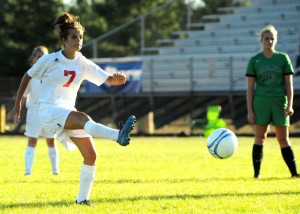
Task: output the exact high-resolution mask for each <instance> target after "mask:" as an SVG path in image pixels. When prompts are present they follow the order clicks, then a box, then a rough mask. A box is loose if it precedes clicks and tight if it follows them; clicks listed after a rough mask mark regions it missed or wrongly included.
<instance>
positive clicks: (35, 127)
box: [24, 107, 55, 138]
mask: <svg viewBox="0 0 300 214" xmlns="http://www.w3.org/2000/svg"><path fill="white" fill-rule="evenodd" d="M37 112H38V107H30V108H28V109H27V114H26V127H25V133H24V135H25V136H27V137H34V138H39V137H44V138H55V135H54V134H53V133H50V132H47V131H46V130H45V129H44V128H43V126H42V122H41V120H40V117H39V115H38V114H37Z"/></svg>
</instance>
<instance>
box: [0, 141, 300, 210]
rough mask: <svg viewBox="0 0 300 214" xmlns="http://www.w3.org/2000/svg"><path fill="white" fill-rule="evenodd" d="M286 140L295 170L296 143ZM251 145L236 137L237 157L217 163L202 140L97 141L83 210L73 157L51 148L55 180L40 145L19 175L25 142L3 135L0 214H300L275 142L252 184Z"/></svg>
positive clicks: (295, 182) (298, 194)
mask: <svg viewBox="0 0 300 214" xmlns="http://www.w3.org/2000/svg"><path fill="white" fill-rule="evenodd" d="M291 140H292V142H293V148H294V152H295V155H296V157H298V159H297V163H298V166H299V167H300V162H299V160H300V139H298V138H291ZM252 141H253V138H246V137H239V148H238V150H237V153H236V154H235V155H234V156H233V157H231V158H229V159H225V160H218V159H215V158H213V157H212V156H211V155H210V154H209V153H208V151H207V148H206V143H205V138H202V137H186V138H176V137H165V138H158V137H157V138H155V137H149V138H143V137H134V138H132V143H131V145H129V146H128V147H120V146H118V145H117V144H116V143H114V142H111V141H106V140H101V139H97V140H96V146H97V151H98V155H99V157H98V160H97V172H96V179H95V182H94V186H93V189H92V193H91V198H90V200H91V201H92V203H93V204H94V205H95V207H85V206H79V205H76V204H75V200H76V196H77V192H78V187H79V171H80V168H81V164H82V158H81V156H80V154H79V151H78V150H76V151H73V152H68V151H66V150H65V149H64V148H63V147H62V146H61V145H60V144H59V145H58V147H59V151H60V168H61V174H60V175H59V176H54V175H52V174H51V168H50V162H49V159H48V155H47V147H46V144H45V143H44V140H43V139H40V140H39V143H38V147H37V151H36V156H35V163H34V170H33V174H32V175H31V176H24V175H23V173H24V151H25V147H26V138H24V137H13V136H2V137H0V151H1V155H0V169H1V170H0V171H1V174H0V176H1V177H0V198H1V199H0V213H1V214H2V213H52V214H54V213H55V214H56V213H64V214H66V213H101V214H102V213H109V214H111V213H143V214H144V213H170V214H171V213H172V214H173V213H180V214H181V213H201V214H202V213H209V214H211V213H222V214H223V213H264V214H266V213H276V214H277V213H289V214H293V213H300V179H295V178H294V179H292V178H290V173H289V171H288V168H287V166H286V165H285V163H284V161H283V159H282V157H281V153H280V149H279V145H278V143H277V142H276V140H275V139H274V138H269V139H268V141H267V144H266V145H265V149H264V161H263V164H262V178H261V179H259V180H257V179H253V178H252V175H253V169H252V160H251V152H252ZM299 170H300V168H299Z"/></svg>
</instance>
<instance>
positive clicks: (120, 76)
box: [106, 72, 126, 85]
mask: <svg viewBox="0 0 300 214" xmlns="http://www.w3.org/2000/svg"><path fill="white" fill-rule="evenodd" d="M106 82H108V83H109V84H111V85H124V84H125V83H126V75H125V73H124V72H118V73H115V74H113V75H112V76H109V77H108V78H107V79H106Z"/></svg>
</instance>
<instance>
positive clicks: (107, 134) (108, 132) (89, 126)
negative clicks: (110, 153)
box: [84, 120, 119, 141]
mask: <svg viewBox="0 0 300 214" xmlns="http://www.w3.org/2000/svg"><path fill="white" fill-rule="evenodd" d="M84 130H85V131H86V132H87V133H89V134H90V135H92V136H93V137H101V138H105V139H110V140H114V141H117V140H118V136H119V130H117V129H112V128H109V127H107V126H104V125H102V124H100V123H95V122H94V121H92V120H89V121H88V122H86V124H85V125H84Z"/></svg>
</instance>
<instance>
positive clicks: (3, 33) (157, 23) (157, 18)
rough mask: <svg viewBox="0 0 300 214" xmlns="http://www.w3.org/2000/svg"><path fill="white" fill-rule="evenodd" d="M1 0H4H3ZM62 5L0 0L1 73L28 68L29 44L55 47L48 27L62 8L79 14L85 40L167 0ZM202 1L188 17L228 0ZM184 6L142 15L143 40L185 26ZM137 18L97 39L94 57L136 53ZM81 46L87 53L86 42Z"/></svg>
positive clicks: (177, 2) (78, 0)
mask: <svg viewBox="0 0 300 214" xmlns="http://www.w3.org/2000/svg"><path fill="white" fill-rule="evenodd" d="M4 2H5V3H4ZM72 2H73V3H72V4H70V5H63V1H62V0H48V1H36V0H23V1H17V0H7V1H4V0H0V24H1V28H0V37H1V43H0V55H1V58H0V73H1V75H2V76H21V75H23V74H24V72H25V71H26V70H27V68H28V66H27V58H28V57H29V55H30V54H31V51H32V49H33V47H35V46H37V45H41V44H43V45H46V46H47V47H49V49H50V51H51V52H52V51H57V50H58V49H59V48H60V46H61V43H60V41H59V40H58V39H57V38H56V37H55V35H54V33H53V28H52V24H53V22H54V21H55V19H56V18H57V15H58V14H61V12H63V11H66V10H67V11H68V12H71V13H74V14H76V15H78V16H79V17H80V21H81V23H82V25H83V26H84V27H85V28H86V32H85V35H84V42H88V41H90V40H91V39H93V38H96V37H98V36H100V35H102V34H104V33H106V32H108V31H110V30H113V29H115V28H116V27H118V26H120V25H122V24H125V23H127V22H129V21H131V20H133V19H135V18H137V17H139V16H141V15H145V14H146V13H147V12H149V11H150V10H152V9H154V8H156V7H158V6H161V5H163V4H164V3H166V2H167V1H166V0H151V1H140V0H73V1H72ZM205 2H206V7H204V8H198V9H195V11H193V12H194V15H193V21H194V22H196V21H197V20H201V15H203V14H206V13H212V12H214V11H216V7H219V6H226V5H228V4H229V2H230V0H209V1H206V0H205ZM186 14H187V8H186V5H185V4H184V1H182V0H174V1H173V2H172V4H170V5H169V6H168V7H166V8H165V9H163V10H160V11H158V12H156V13H153V14H150V15H148V16H147V17H145V46H146V47H149V46H155V44H156V41H157V39H165V38H170V33H171V32H173V31H176V30H184V29H185V27H186V23H187V17H186V16H187V15H186ZM140 48H141V22H140V21H137V22H134V23H133V24H131V25H130V26H129V27H127V28H125V29H123V30H121V31H119V32H118V33H116V34H114V35H112V36H110V37H109V38H107V39H105V40H102V41H100V42H99V43H98V57H122V56H132V55H140ZM82 52H83V53H84V54H85V55H86V56H87V57H92V50H91V47H88V48H84V49H83V50H82Z"/></svg>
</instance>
